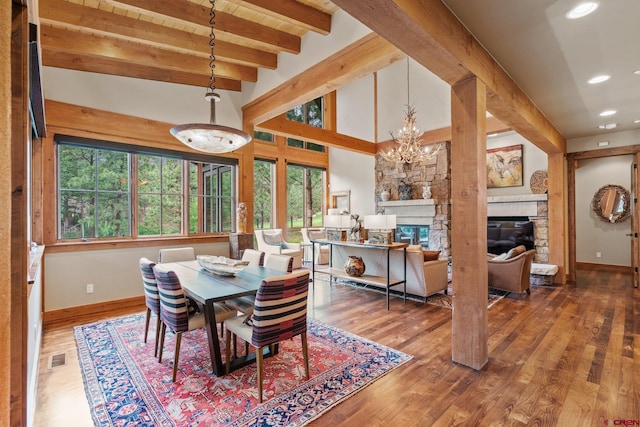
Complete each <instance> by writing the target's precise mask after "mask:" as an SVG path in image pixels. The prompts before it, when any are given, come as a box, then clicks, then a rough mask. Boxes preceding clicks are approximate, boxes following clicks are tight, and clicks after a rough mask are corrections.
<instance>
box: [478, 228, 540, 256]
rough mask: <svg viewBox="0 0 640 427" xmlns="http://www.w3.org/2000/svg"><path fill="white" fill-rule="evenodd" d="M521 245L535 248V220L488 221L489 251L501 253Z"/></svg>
mask: <svg viewBox="0 0 640 427" xmlns="http://www.w3.org/2000/svg"><path fill="white" fill-rule="evenodd" d="M520 245H523V246H524V247H525V248H526V249H527V250H529V249H533V248H534V239H533V222H531V221H487V252H489V253H492V254H501V253H504V252H508V251H509V250H511V249H513V248H515V247H516V246H520Z"/></svg>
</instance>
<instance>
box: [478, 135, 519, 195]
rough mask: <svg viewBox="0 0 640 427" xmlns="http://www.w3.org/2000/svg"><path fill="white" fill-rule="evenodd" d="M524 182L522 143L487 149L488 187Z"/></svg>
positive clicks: (509, 185) (508, 185)
mask: <svg viewBox="0 0 640 427" xmlns="http://www.w3.org/2000/svg"><path fill="white" fill-rule="evenodd" d="M521 185H523V183H522V144H518V145H511V146H509V147H502V148H493V149H490V150H487V188H496V187H517V186H521Z"/></svg>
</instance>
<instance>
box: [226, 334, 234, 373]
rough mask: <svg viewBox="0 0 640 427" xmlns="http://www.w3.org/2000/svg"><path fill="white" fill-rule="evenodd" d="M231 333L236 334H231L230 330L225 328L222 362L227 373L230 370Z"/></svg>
mask: <svg viewBox="0 0 640 427" xmlns="http://www.w3.org/2000/svg"><path fill="white" fill-rule="evenodd" d="M231 335H233V336H234V338H235V336H236V334H231V331H229V330H227V336H226V338H225V340H226V341H225V349H224V357H225V359H224V363H225V365H226V366H225V368H226V369H225V373H227V374H228V373H229V371H230V370H231V348H230V347H231Z"/></svg>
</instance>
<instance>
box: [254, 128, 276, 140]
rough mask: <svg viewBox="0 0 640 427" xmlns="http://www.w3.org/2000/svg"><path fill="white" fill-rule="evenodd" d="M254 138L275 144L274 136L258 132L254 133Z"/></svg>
mask: <svg viewBox="0 0 640 427" xmlns="http://www.w3.org/2000/svg"><path fill="white" fill-rule="evenodd" d="M253 138H254V139H257V140H259V141H264V142H273V134H272V133H269V132H262V131H259V130H256V131H254V132H253Z"/></svg>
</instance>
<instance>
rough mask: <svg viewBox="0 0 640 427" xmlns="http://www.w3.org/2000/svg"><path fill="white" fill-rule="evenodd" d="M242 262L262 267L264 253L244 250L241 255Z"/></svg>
mask: <svg viewBox="0 0 640 427" xmlns="http://www.w3.org/2000/svg"><path fill="white" fill-rule="evenodd" d="M242 261H249V265H256V266H262V265H263V264H264V252H262V251H258V250H255V249H245V250H244V252H243V253H242Z"/></svg>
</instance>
